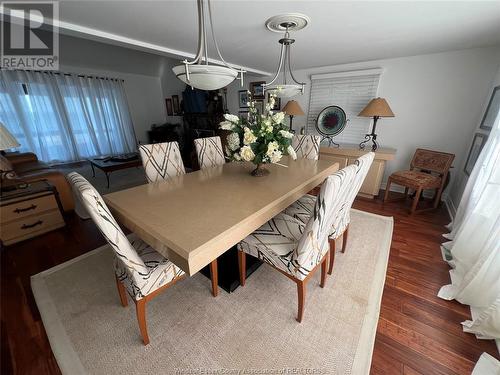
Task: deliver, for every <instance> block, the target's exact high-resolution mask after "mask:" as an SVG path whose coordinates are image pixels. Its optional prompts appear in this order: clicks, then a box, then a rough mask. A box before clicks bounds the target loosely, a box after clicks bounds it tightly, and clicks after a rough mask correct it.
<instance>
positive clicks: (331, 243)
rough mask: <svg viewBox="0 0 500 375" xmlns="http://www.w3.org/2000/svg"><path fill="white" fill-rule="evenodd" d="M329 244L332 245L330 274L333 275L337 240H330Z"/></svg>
mask: <svg viewBox="0 0 500 375" xmlns="http://www.w3.org/2000/svg"><path fill="white" fill-rule="evenodd" d="M328 242H329V243H330V265H329V267H328V274H329V275H331V274H332V272H333V262H334V261H335V240H334V239H332V238H329V239H328Z"/></svg>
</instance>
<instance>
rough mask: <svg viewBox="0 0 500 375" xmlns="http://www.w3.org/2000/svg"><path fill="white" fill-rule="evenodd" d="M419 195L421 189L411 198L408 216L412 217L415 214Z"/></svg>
mask: <svg viewBox="0 0 500 375" xmlns="http://www.w3.org/2000/svg"><path fill="white" fill-rule="evenodd" d="M420 194H422V188H418V189H417V191H415V197H414V198H413V203H412V205H411V211H410V215H413V214H414V213H415V210H416V209H417V205H418V201H419V200H420Z"/></svg>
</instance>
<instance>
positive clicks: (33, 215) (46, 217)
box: [0, 181, 65, 245]
mask: <svg viewBox="0 0 500 375" xmlns="http://www.w3.org/2000/svg"><path fill="white" fill-rule="evenodd" d="M61 212H62V209H61V202H60V200H59V196H58V194H57V190H56V189H55V187H54V186H52V185H51V184H50V183H48V182H47V181H36V182H33V183H31V184H29V185H28V186H27V187H25V188H18V189H16V190H12V191H8V192H2V194H1V196H0V239H1V241H2V243H3V244H4V245H11V244H14V243H16V242H19V241H23V240H26V239H28V238H32V237H35V236H38V235H40V234H42V233H46V232H49V231H51V230H54V229H57V228H61V227H63V226H64V225H65V222H64V218H63V216H62V214H61Z"/></svg>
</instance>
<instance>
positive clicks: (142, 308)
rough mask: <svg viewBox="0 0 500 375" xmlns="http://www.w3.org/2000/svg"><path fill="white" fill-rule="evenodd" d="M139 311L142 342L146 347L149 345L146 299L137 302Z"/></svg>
mask: <svg viewBox="0 0 500 375" xmlns="http://www.w3.org/2000/svg"><path fill="white" fill-rule="evenodd" d="M135 308H136V311H137V321H138V322H139V329H140V330H141V336H142V341H143V342H144V345H148V344H149V336H148V328H147V326H146V299H145V298H142V299H140V300H138V301H136V302H135Z"/></svg>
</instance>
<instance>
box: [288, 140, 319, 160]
mask: <svg viewBox="0 0 500 375" xmlns="http://www.w3.org/2000/svg"><path fill="white" fill-rule="evenodd" d="M320 143H321V137H320V136H319V135H311V134H307V135H301V134H297V135H294V136H293V138H292V147H293V149H294V150H295V153H296V154H297V158H302V159H313V160H318V158H319V144H320Z"/></svg>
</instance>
